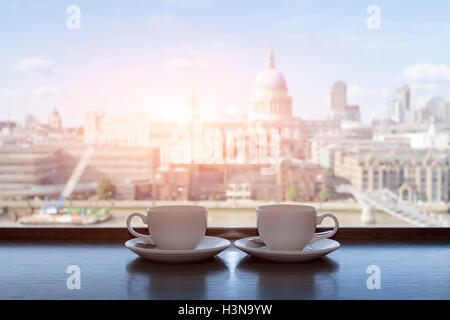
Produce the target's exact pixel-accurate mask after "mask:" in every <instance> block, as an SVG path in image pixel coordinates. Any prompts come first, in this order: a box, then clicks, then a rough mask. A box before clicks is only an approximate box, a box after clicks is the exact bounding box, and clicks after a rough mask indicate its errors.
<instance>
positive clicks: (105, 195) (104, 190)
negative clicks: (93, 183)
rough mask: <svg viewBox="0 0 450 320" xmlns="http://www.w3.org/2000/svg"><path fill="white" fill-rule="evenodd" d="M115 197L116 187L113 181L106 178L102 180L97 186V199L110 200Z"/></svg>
mask: <svg viewBox="0 0 450 320" xmlns="http://www.w3.org/2000/svg"><path fill="white" fill-rule="evenodd" d="M113 197H114V186H113V185H112V184H111V181H110V180H109V179H108V178H106V177H103V178H100V179H99V181H98V184H97V198H98V199H99V200H109V199H112V198H113Z"/></svg>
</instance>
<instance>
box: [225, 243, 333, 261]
mask: <svg viewBox="0 0 450 320" xmlns="http://www.w3.org/2000/svg"><path fill="white" fill-rule="evenodd" d="M234 245H235V246H236V247H237V248H238V249H240V250H242V251H244V252H245V253H247V254H249V255H251V256H253V257H257V258H261V259H266V260H273V261H281V262H300V261H307V260H312V259H316V258H319V257H323V256H326V255H327V254H329V253H330V252H333V251H334V250H336V249H338V248H339V247H340V244H339V242H337V241H335V240H332V239H319V240H316V241H314V242H313V243H310V244H309V245H307V246H306V247H305V248H304V249H303V250H302V251H275V250H271V249H270V248H269V247H268V246H266V244H265V243H264V242H263V241H262V240H261V238H260V237H249V238H244V239H240V240H237V241H236V242H235V243H234Z"/></svg>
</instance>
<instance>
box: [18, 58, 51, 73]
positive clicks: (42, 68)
mask: <svg viewBox="0 0 450 320" xmlns="http://www.w3.org/2000/svg"><path fill="white" fill-rule="evenodd" d="M16 69H17V70H19V71H20V72H32V73H42V74H50V73H53V72H55V70H54V69H53V64H52V63H51V62H50V61H49V60H45V59H42V58H38V57H33V58H24V59H22V60H20V61H19V62H18V63H17V65H16Z"/></svg>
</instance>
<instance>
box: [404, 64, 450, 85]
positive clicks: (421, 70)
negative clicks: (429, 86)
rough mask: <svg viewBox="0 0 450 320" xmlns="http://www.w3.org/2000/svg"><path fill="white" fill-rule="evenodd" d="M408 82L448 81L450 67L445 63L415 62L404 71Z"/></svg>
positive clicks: (449, 78) (449, 79)
mask: <svg viewBox="0 0 450 320" xmlns="http://www.w3.org/2000/svg"><path fill="white" fill-rule="evenodd" d="M404 76H405V78H406V79H407V80H408V81H410V82H447V81H450V69H449V68H448V67H447V65H445V64H439V65H433V64H427V63H425V64H417V65H414V66H410V67H408V68H406V69H405V71H404Z"/></svg>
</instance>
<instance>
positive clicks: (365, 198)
mask: <svg viewBox="0 0 450 320" xmlns="http://www.w3.org/2000/svg"><path fill="white" fill-rule="evenodd" d="M336 191H337V192H339V193H351V194H352V195H353V197H354V198H355V199H356V200H358V202H359V203H360V204H361V205H362V206H363V212H362V215H361V221H362V222H363V223H367V224H370V223H374V222H375V213H374V210H373V209H377V210H381V211H384V212H386V213H388V214H390V215H392V216H394V217H396V218H398V219H401V220H403V221H406V222H408V223H410V224H412V225H415V226H420V227H447V226H449V221H448V218H447V217H444V215H443V214H437V213H434V212H431V211H427V210H423V209H420V208H418V207H416V206H414V205H410V204H408V203H405V202H404V201H403V200H401V199H400V198H399V197H398V196H397V195H396V194H395V193H394V192H392V191H391V190H389V189H379V190H375V191H362V190H358V189H356V188H354V187H352V186H350V185H341V186H339V187H337V188H336Z"/></svg>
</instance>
